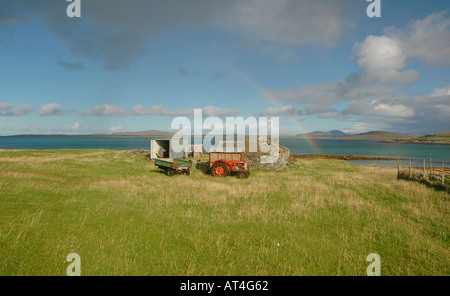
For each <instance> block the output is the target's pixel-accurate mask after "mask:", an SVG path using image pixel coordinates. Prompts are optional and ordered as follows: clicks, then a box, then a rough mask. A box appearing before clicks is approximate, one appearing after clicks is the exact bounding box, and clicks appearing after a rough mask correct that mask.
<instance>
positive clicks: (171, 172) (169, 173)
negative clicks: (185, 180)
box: [166, 169, 175, 177]
mask: <svg viewBox="0 0 450 296" xmlns="http://www.w3.org/2000/svg"><path fill="white" fill-rule="evenodd" d="M166 175H167V176H169V177H172V176H173V175H175V171H174V170H173V169H167V170H166Z"/></svg>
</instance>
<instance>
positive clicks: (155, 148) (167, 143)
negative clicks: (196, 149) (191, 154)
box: [150, 139, 189, 159]
mask: <svg viewBox="0 0 450 296" xmlns="http://www.w3.org/2000/svg"><path fill="white" fill-rule="evenodd" d="M188 151H189V147H188V146H187V145H186V147H185V148H184V149H183V150H182V151H181V152H175V151H174V150H173V149H172V139H153V140H151V141H150V159H156V158H186V157H187V154H188Z"/></svg>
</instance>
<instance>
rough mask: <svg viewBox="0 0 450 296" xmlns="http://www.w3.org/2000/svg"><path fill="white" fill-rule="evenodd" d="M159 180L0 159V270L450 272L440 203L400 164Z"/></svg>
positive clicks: (66, 159) (116, 162)
mask: <svg viewBox="0 0 450 296" xmlns="http://www.w3.org/2000/svg"><path fill="white" fill-rule="evenodd" d="M295 165H296V168H293V169H289V170H286V171H282V172H278V171H253V172H252V174H251V176H250V178H249V179H244V180H243V179H238V178H237V177H227V178H214V177H211V176H209V175H205V174H204V173H202V172H201V171H198V170H195V169H194V170H193V171H192V173H191V176H189V177H187V176H183V175H176V176H174V177H167V176H166V175H164V174H163V172H162V171H159V170H158V169H157V168H156V167H155V166H154V164H153V163H151V162H148V161H144V157H143V156H141V155H139V154H138V155H133V154H129V153H124V152H121V151H105V150H57V151H51V150H49V151H1V152H0V213H1V214H0V274H1V275H65V272H66V268H67V266H68V263H66V262H64V260H65V258H66V256H67V255H68V254H70V253H78V254H79V255H80V256H81V260H82V263H81V266H82V274H83V275H365V272H366V268H367V266H368V264H369V263H368V262H366V257H367V255H368V254H370V253H378V254H380V256H381V262H382V264H381V266H382V270H381V273H382V275H449V274H450V272H449V266H450V264H449V261H450V259H449V258H450V256H449V255H450V250H449V240H448V231H449V220H448V217H449V195H448V194H447V193H446V192H437V191H435V190H433V189H432V188H428V187H426V186H424V185H422V184H418V183H414V182H407V181H404V180H397V178H396V177H397V175H396V173H397V172H396V169H389V168H372V167H361V166H356V165H352V164H349V163H346V162H344V161H338V160H323V159H302V160H296V161H295Z"/></svg>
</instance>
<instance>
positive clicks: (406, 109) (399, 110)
mask: <svg viewBox="0 0 450 296" xmlns="http://www.w3.org/2000/svg"><path fill="white" fill-rule="evenodd" d="M343 114H353V115H365V116H377V117H412V116H414V108H412V107H410V106H405V105H392V104H386V103H380V102H377V101H371V102H370V103H366V102H364V101H352V102H350V103H349V104H348V105H347V107H346V108H345V110H344V111H343Z"/></svg>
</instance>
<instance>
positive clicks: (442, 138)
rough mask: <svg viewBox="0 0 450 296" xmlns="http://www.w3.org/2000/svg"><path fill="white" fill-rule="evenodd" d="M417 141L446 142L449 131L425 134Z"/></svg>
mask: <svg viewBox="0 0 450 296" xmlns="http://www.w3.org/2000/svg"><path fill="white" fill-rule="evenodd" d="M418 140H419V141H431V142H446V143H450V132H445V133H440V134H432V135H426V136H423V137H419V138H418Z"/></svg>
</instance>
